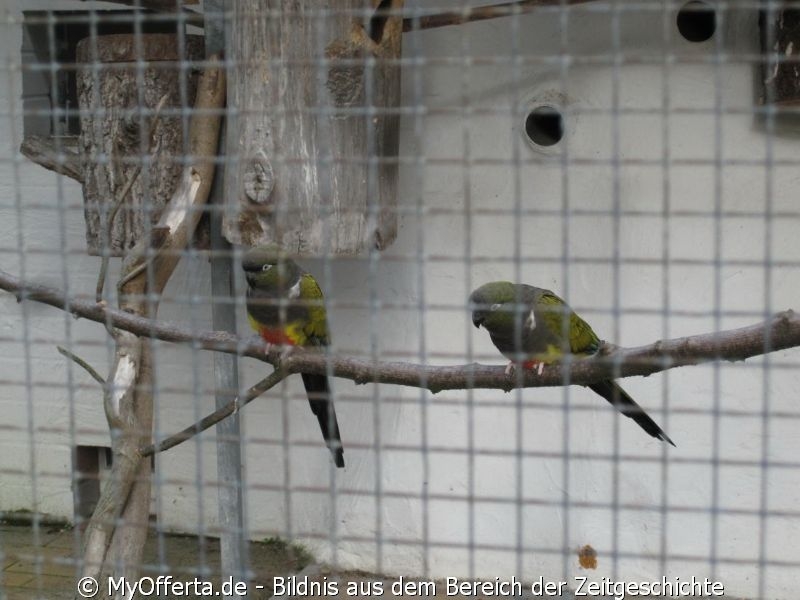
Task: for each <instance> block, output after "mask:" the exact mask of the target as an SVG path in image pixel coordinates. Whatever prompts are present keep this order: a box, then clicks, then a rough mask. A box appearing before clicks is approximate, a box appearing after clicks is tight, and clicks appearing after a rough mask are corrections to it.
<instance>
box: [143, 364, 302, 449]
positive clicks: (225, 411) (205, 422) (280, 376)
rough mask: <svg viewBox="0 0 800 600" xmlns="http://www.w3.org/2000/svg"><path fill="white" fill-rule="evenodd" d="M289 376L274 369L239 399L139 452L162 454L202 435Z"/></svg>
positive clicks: (283, 371) (282, 370)
mask: <svg viewBox="0 0 800 600" xmlns="http://www.w3.org/2000/svg"><path fill="white" fill-rule="evenodd" d="M288 375H289V373H288V372H287V371H285V370H284V369H275V370H274V371H273V372H272V373H270V374H269V375H267V376H266V377H265V378H264V379H262V380H261V381H259V382H258V383H257V384H255V385H254V386H253V387H251V388H250V389H249V390H247V391H246V392H245V393H244V395H243V396H242V397H241V398H239V397H238V396H237V397H236V398H234V399H233V400H231V401H230V402H228V403H227V404H226V405H225V406H221V407H220V408H218V409H217V410H215V411H214V412H213V413H211V414H209V415H206V416H205V417H203V418H202V419H200V420H199V421H198V422H197V423H195V424H194V425H189V427H187V428H186V429H182V430H181V431H179V432H178V433H175V434H173V435H171V436H169V437H168V438H165V439H163V440H161V441H160V442H159V443H158V444H150V445H148V446H144V447H143V448H141V449H140V450H139V452H140V453H141V455H142V456H150V455H151V454H157V453H158V452H164V451H165V450H169V449H170V448H174V447H175V446H177V445H178V444H181V443H183V442H185V441H186V440H188V439H191V438H193V437H194V436H196V435H197V434H198V433H202V432H203V431H205V430H206V429H208V428H209V427H212V426H213V425H216V424H217V423H219V422H220V421H222V419H224V418H225V417H228V416H230V415H232V414H233V413H234V412H235V411H237V410H239V409H240V408H241V407H242V406H245V405H247V404H249V403H250V402H252V401H253V400H255V399H256V398H258V397H259V396H260V395H261V394H263V393H264V392H266V391H267V390H269V389H270V388H273V387H275V386H276V385H278V384H279V383H280V382H281V381H283V380H284V379H286V377H287V376H288Z"/></svg>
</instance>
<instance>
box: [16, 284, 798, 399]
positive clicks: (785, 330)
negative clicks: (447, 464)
mask: <svg viewBox="0 0 800 600" xmlns="http://www.w3.org/2000/svg"><path fill="white" fill-rule="evenodd" d="M0 289H3V290H5V291H7V292H10V293H12V294H15V295H16V296H17V298H18V299H19V300H34V301H36V302H42V303H44V304H49V305H50V306H54V307H56V308H60V309H63V310H68V311H69V312H71V313H72V314H73V315H75V316H77V317H83V318H86V319H90V320H92V321H96V322H98V323H103V324H108V325H111V326H112V327H116V328H118V329H122V330H124V331H129V332H130V333H132V334H134V335H137V336H146V337H153V338H156V339H159V340H163V341H168V342H178V343H191V344H194V345H195V347H199V348H202V349H204V350H213V351H217V352H229V353H238V354H239V355H241V356H248V357H251V358H255V359H258V360H262V361H265V362H268V363H270V364H272V365H274V366H276V367H277V368H280V369H281V370H283V371H284V372H286V373H300V372H304V373H316V374H325V373H328V372H329V371H328V369H330V371H331V372H332V374H333V375H334V376H336V377H341V378H343V379H350V380H352V381H355V382H356V383H370V382H374V383H392V384H397V385H405V386H410V387H417V388H424V389H427V390H430V391H431V392H434V393H436V392H439V391H442V390H453V389H467V388H487V389H502V390H506V391H508V390H511V389H514V388H517V387H553V386H561V385H564V384H565V383H569V384H579V385H587V384H590V383H596V382H598V381H603V380H604V379H608V378H609V377H614V378H623V377H631V376H634V375H639V376H647V375H651V374H653V373H658V372H661V371H666V370H668V369H674V368H675V367H684V366H688V365H697V364H701V363H704V362H709V361H714V360H726V361H738V360H744V359H746V358H750V357H753V356H759V355H762V354H767V353H769V352H775V351H778V350H785V349H787V348H794V347H797V346H800V318H799V317H798V315H797V314H796V313H795V312H794V311H792V310H787V311H783V312H781V313H778V314H776V315H774V316H773V317H772V318H770V319H768V320H766V321H764V322H762V323H758V324H755V325H749V326H747V327H740V328H738V329H729V330H725V331H719V332H716V333H705V334H700V335H693V336H688V337H682V338H674V339H669V340H660V341H658V342H655V343H654V344H649V345H646V346H638V347H634V348H621V347H617V346H613V345H610V344H606V345H605V346H604V349H603V351H601V353H599V354H598V355H597V356H594V357H591V358H586V359H580V360H572V361H569V362H568V363H564V364H562V365H549V366H546V367H545V368H544V370H543V371H542V373H541V375H538V374H535V373H522V372H521V370H519V369H518V370H517V371H516V372H515V374H514V375H513V376H508V375H506V374H505V370H504V367H502V366H488V365H480V364H475V363H473V364H467V365H457V366H431V365H420V364H414V363H401V362H387V361H374V362H373V361H368V360H362V359H358V358H351V357H339V356H325V355H323V354H321V353H319V352H315V351H313V350H303V349H295V350H294V351H292V352H291V353H290V354H289V355H288V356H287V357H283V358H282V357H281V349H280V348H278V347H275V346H270V345H268V344H266V343H264V342H263V341H261V340H260V339H258V338H257V337H255V336H253V337H250V338H239V337H236V336H234V335H232V334H229V333H226V332H223V331H196V332H192V331H190V330H189V329H186V328H184V327H180V326H178V325H175V324H171V323H166V322H159V321H154V320H151V319H146V318H143V317H139V316H136V315H132V314H129V313H126V312H125V311H122V310H118V309H114V308H110V307H107V306H104V305H102V304H97V303H95V302H94V301H92V300H86V299H81V298H76V297H68V296H67V295H66V294H65V293H64V292H63V291H61V290H58V289H55V288H51V287H47V286H43V285H37V284H32V283H27V282H23V281H21V280H19V279H18V278H16V277H14V276H13V275H10V274H9V273H6V272H4V271H0Z"/></svg>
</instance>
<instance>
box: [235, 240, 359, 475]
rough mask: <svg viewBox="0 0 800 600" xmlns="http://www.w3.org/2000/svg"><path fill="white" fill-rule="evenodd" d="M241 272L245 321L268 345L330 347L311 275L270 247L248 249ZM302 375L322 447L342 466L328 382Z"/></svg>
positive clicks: (321, 307) (316, 288)
mask: <svg viewBox="0 0 800 600" xmlns="http://www.w3.org/2000/svg"><path fill="white" fill-rule="evenodd" d="M242 268H243V269H244V273H245V278H246V279H247V286H248V289H247V317H248V320H249V321H250V326H251V327H252V328H253V329H255V330H256V331H257V332H258V334H259V335H260V336H261V337H262V338H263V339H264V340H265V341H266V342H268V343H270V344H279V345H285V346H305V347H314V346H317V347H318V346H327V345H328V344H329V343H330V335H329V333H328V320H327V317H326V313H325V306H324V305H323V296H322V290H320V287H319V284H318V283H317V282H316V280H315V279H314V278H313V277H312V276H311V275H310V274H309V273H306V272H305V271H303V269H301V268H300V267H299V266H298V265H297V264H296V263H295V262H294V261H292V260H290V259H288V258H286V257H285V256H284V255H283V254H282V253H281V251H280V250H279V249H278V248H275V247H270V246H266V247H257V248H253V249H251V250H249V251H248V252H247V253H246V254H245V255H244V258H243V260H242ZM302 376H303V384H304V385H305V388H306V393H307V394H308V402H309V404H310V405H311V411H312V412H313V413H314V415H316V417H317V420H318V421H319V427H320V429H321V430H322V437H323V438H324V439H325V444H326V445H327V446H328V448H329V449H330V451H331V454H332V455H333V461H334V463H336V466H337V467H339V468H343V467H344V450H343V447H342V438H341V436H340V435H339V423H338V422H337V420H336V411H335V409H334V407H333V402H332V401H331V398H330V386H329V385H328V378H327V377H326V376H325V375H311V374H307V373H302Z"/></svg>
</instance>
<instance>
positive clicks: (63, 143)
mask: <svg viewBox="0 0 800 600" xmlns="http://www.w3.org/2000/svg"><path fill="white" fill-rule="evenodd" d="M19 151H20V152H21V153H22V154H23V156H25V157H27V158H29V159H30V160H32V161H33V162H35V163H36V164H37V165H39V166H41V167H44V168H45V169H48V170H50V171H53V172H55V173H58V174H59V175H66V176H67V177H69V178H70V179H74V180H75V181H77V182H78V183H83V169H81V161H80V157H79V156H78V144H77V140H70V139H69V138H59V139H58V142H56V140H55V139H54V138H51V137H44V136H40V135H29V136H27V137H25V139H23V140H22V144H20V146H19Z"/></svg>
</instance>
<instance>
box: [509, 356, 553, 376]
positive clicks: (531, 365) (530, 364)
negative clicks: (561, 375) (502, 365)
mask: <svg viewBox="0 0 800 600" xmlns="http://www.w3.org/2000/svg"><path fill="white" fill-rule="evenodd" d="M521 365H522V368H523V369H525V370H526V371H536V374H537V375H541V374H542V371H544V363H543V362H542V361H540V360H526V361H525V362H523V363H521ZM516 369H517V363H515V362H514V361H511V362H510V363H508V365H507V366H506V370H505V373H506V377H513V376H514V371H516Z"/></svg>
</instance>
